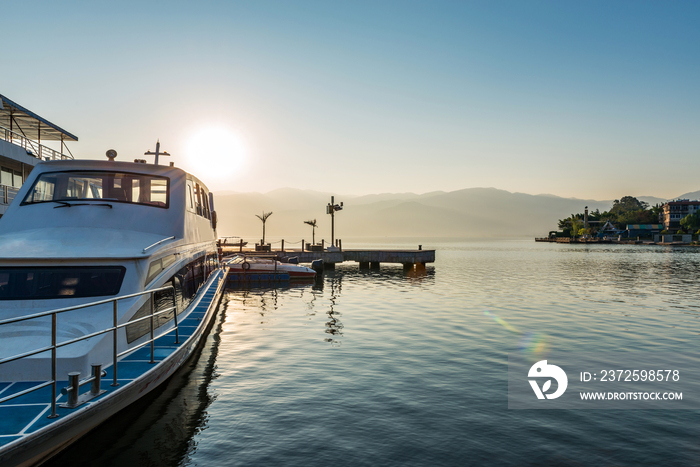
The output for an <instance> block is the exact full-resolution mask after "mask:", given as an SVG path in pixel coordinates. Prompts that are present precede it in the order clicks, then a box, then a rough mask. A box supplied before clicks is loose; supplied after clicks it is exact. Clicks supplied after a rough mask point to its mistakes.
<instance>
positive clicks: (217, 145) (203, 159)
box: [186, 127, 246, 179]
mask: <svg viewBox="0 0 700 467" xmlns="http://www.w3.org/2000/svg"><path fill="white" fill-rule="evenodd" d="M186 151H187V159H188V162H189V164H188V165H189V166H191V167H193V168H194V167H196V169H197V170H196V173H201V174H206V175H207V176H208V178H214V179H224V178H226V177H230V176H231V175H233V174H235V173H236V171H238V170H239V169H240V167H241V165H242V164H243V161H244V160H245V156H246V154H245V152H246V151H245V145H244V144H243V141H242V140H241V138H240V137H239V136H238V135H236V134H235V133H233V132H231V131H229V130H227V129H225V128H221V127H209V128H205V129H203V130H201V131H199V132H197V133H195V134H194V135H193V136H192V137H191V138H190V140H189V142H188V143H187V147H186Z"/></svg>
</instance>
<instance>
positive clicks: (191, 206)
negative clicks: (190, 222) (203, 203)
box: [187, 180, 195, 212]
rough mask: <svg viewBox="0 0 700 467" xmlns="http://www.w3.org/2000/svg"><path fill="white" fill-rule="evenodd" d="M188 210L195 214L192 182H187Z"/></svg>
mask: <svg viewBox="0 0 700 467" xmlns="http://www.w3.org/2000/svg"><path fill="white" fill-rule="evenodd" d="M187 210H188V211H190V212H195V210H194V195H193V194H192V182H190V181H189V180H188V181H187Z"/></svg>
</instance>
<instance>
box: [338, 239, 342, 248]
mask: <svg viewBox="0 0 700 467" xmlns="http://www.w3.org/2000/svg"><path fill="white" fill-rule="evenodd" d="M338 248H340V251H343V241H342V240H340V239H338Z"/></svg>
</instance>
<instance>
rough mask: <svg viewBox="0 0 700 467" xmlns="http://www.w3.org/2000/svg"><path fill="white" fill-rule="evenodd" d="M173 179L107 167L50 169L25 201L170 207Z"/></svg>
mask: <svg viewBox="0 0 700 467" xmlns="http://www.w3.org/2000/svg"><path fill="white" fill-rule="evenodd" d="M169 187H170V180H169V179H168V178H166V177H158V176H154V175H145V174H134V173H126V172H107V171H94V172H93V171H74V172H46V173H43V174H41V175H39V178H38V179H37V180H36V182H34V186H33V187H32V189H31V190H30V191H29V193H28V194H27V196H26V198H24V201H23V202H22V204H33V203H45V202H51V201H60V202H63V203H64V204H65V203H70V202H71V201H78V200H79V201H108V202H117V203H134V204H145V205H148V206H156V207H160V208H167V207H168V205H169V194H170V193H169V192H170V190H169Z"/></svg>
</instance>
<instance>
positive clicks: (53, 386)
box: [49, 313, 58, 418]
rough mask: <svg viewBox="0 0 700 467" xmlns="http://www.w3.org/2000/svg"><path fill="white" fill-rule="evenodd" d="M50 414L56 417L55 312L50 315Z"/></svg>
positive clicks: (50, 416) (51, 416)
mask: <svg viewBox="0 0 700 467" xmlns="http://www.w3.org/2000/svg"><path fill="white" fill-rule="evenodd" d="M51 381H52V382H51V414H50V415H49V418H56V417H58V414H57V413H56V313H53V314H52V315H51Z"/></svg>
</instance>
